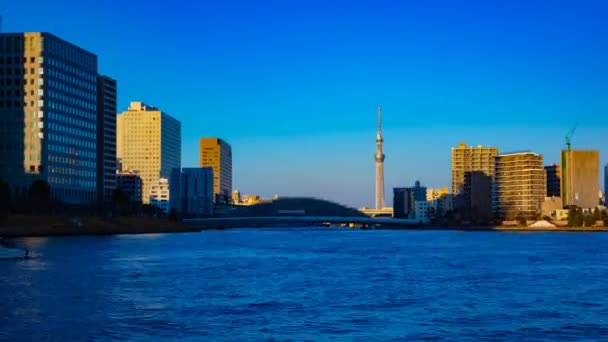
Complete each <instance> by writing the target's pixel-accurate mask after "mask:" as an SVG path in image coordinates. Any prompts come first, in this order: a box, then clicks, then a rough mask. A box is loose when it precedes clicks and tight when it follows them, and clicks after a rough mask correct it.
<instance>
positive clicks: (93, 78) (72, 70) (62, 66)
mask: <svg viewBox="0 0 608 342" xmlns="http://www.w3.org/2000/svg"><path fill="white" fill-rule="evenodd" d="M48 65H49V66H52V67H54V68H55V69H57V70H58V71H60V72H61V73H65V74H72V75H74V76H78V77H80V78H82V79H83V80H85V81H89V82H90V83H92V84H95V85H97V73H95V74H93V73H92V72H83V70H82V69H81V68H77V67H74V66H72V65H68V64H66V63H64V62H62V61H61V60H57V59H54V58H51V59H49V61H48ZM49 69H51V68H49Z"/></svg>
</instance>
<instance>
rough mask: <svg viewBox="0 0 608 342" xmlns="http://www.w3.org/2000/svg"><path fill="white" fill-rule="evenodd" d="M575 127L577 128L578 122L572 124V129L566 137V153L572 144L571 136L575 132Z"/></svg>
mask: <svg viewBox="0 0 608 342" xmlns="http://www.w3.org/2000/svg"><path fill="white" fill-rule="evenodd" d="M576 127H578V122H577V123H576V124H574V126H572V129H571V130H570V132H568V134H567V135H566V146H568V151H570V146H571V143H572V136H573V135H574V132H576Z"/></svg>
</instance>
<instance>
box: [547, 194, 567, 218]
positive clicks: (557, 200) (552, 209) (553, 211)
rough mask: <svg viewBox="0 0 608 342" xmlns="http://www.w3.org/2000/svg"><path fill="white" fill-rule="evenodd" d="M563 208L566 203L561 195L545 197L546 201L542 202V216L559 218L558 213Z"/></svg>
mask: <svg viewBox="0 0 608 342" xmlns="http://www.w3.org/2000/svg"><path fill="white" fill-rule="evenodd" d="M562 209H564V203H563V202H562V199H561V197H545V201H544V202H543V204H542V217H549V218H551V219H553V220H558V219H559V218H558V214H559V212H560V211H561V210H562ZM567 212H568V211H567V210H566V213H567Z"/></svg>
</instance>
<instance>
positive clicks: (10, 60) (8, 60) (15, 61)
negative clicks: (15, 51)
mask: <svg viewBox="0 0 608 342" xmlns="http://www.w3.org/2000/svg"><path fill="white" fill-rule="evenodd" d="M36 60H38V63H40V64H42V63H44V58H43V57H23V58H18V57H10V56H9V57H6V58H4V57H0V65H2V64H26V63H27V62H28V61H29V62H30V63H36Z"/></svg>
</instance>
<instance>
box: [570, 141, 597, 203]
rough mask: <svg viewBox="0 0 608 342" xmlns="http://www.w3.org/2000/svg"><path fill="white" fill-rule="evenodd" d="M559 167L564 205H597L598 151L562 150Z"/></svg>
mask: <svg viewBox="0 0 608 342" xmlns="http://www.w3.org/2000/svg"><path fill="white" fill-rule="evenodd" d="M561 167H562V170H561V173H562V187H561V191H562V201H563V202H564V206H565V207H568V206H571V205H576V206H578V207H581V208H595V207H597V206H598V205H599V196H598V194H599V192H600V153H599V151H589V150H587V151H586V150H570V151H567V150H563V151H562V163H561Z"/></svg>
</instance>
